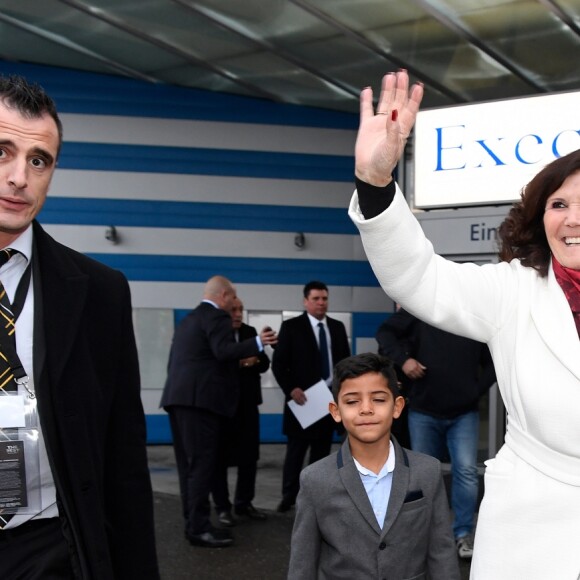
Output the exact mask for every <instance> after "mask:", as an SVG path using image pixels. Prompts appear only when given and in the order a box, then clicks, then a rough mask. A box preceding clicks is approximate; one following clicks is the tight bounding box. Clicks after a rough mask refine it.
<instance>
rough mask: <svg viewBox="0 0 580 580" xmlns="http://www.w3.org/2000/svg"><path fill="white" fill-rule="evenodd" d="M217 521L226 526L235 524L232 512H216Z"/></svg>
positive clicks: (229, 526)
mask: <svg viewBox="0 0 580 580" xmlns="http://www.w3.org/2000/svg"><path fill="white" fill-rule="evenodd" d="M217 519H218V522H219V523H220V524H221V525H222V526H226V528H231V527H233V526H235V525H236V520H234V518H233V516H232V512H229V511H228V512H218V515H217Z"/></svg>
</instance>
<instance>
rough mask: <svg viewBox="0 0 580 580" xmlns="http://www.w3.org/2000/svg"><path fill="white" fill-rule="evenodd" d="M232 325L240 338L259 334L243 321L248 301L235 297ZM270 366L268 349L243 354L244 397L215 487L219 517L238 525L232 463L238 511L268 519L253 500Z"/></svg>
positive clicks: (241, 369) (239, 368)
mask: <svg viewBox="0 0 580 580" xmlns="http://www.w3.org/2000/svg"><path fill="white" fill-rule="evenodd" d="M230 314H231V316H232V325H233V330H234V336H235V339H236V342H241V341H243V340H246V339H248V338H252V337H254V336H256V335H257V334H258V333H257V332H256V329H255V328H254V327H253V326H249V325H248V324H245V323H244V322H243V319H244V305H243V303H242V301H241V300H240V299H239V298H237V297H236V298H235V300H234V304H233V306H232V310H231V312H230ZM269 368H270V359H269V358H268V356H267V355H266V353H265V352H261V353H259V354H258V355H256V356H251V357H248V358H243V359H241V360H240V361H239V362H238V378H239V381H240V400H239V402H238V408H237V410H236V414H235V415H234V418H233V420H232V422H231V426H230V431H229V434H228V438H227V449H226V450H225V451H226V457H225V458H224V461H222V465H221V471H222V475H221V477H219V478H218V482H217V485H216V486H214V488H213V489H212V496H213V499H214V502H215V505H216V511H217V513H218V519H219V521H220V522H221V523H222V524H224V525H226V526H231V525H234V523H235V520H234V519H233V518H232V513H231V509H232V504H231V502H230V499H229V491H228V473H227V471H228V466H230V465H233V466H237V472H238V477H237V481H236V492H235V496H234V513H235V514H236V515H237V516H245V517H248V518H250V519H253V520H265V519H266V514H265V513H264V512H263V511H262V510H259V509H257V508H256V507H254V505H253V503H252V501H253V500H254V495H255V493H256V474H257V471H258V459H259V458H260V412H259V410H258V406H259V405H261V404H262V385H261V376H260V375H261V374H262V373H265V372H266V371H267V370H268V369H269Z"/></svg>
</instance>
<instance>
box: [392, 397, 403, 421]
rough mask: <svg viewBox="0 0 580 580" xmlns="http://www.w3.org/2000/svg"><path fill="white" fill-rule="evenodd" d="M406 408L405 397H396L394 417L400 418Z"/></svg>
mask: <svg viewBox="0 0 580 580" xmlns="http://www.w3.org/2000/svg"><path fill="white" fill-rule="evenodd" d="M404 408H405V399H404V397H401V396H400V395H399V396H398V397H397V398H396V399H395V408H394V410H393V418H394V419H398V418H399V417H400V416H401V413H402V412H403V409H404Z"/></svg>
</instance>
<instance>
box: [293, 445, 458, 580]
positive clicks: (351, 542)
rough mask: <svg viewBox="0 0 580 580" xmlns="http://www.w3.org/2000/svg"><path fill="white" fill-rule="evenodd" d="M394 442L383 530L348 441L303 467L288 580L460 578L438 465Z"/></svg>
mask: <svg viewBox="0 0 580 580" xmlns="http://www.w3.org/2000/svg"><path fill="white" fill-rule="evenodd" d="M393 444H394V448H395V470H394V472H393V483H392V489H391V496H390V499H389V504H388V508H387V514H386V516H385V522H384V525H383V529H382V530H381V528H380V527H379V525H378V523H377V520H376V517H375V514H374V512H373V509H372V507H371V504H370V501H369V499H368V496H367V494H366V491H365V488H364V486H363V483H362V481H361V478H360V474H359V472H358V470H357V468H356V465H355V464H354V461H353V459H352V455H351V453H350V447H349V444H348V441H346V442H345V443H344V444H343V445H342V447H341V449H340V450H339V451H338V453H337V454H334V455H330V456H329V457H326V458H324V459H322V460H320V461H317V462H316V463H314V464H312V465H310V466H308V467H307V468H305V469H304V470H303V471H302V473H301V476H300V493H299V495H298V500H297V511H296V520H295V522H294V530H293V532H292V546H291V555H290V568H289V572H288V578H289V580H314V579H328V580H330V579H332V580H340V579H341V578H344V579H345V580H352V579H353V578H357V579H358V578H365V579H369V578H379V579H383V578H389V579H390V580H403V579H409V580H410V579H413V580H418V579H423V578H425V579H430V580H459V578H460V574H459V564H458V560H457V554H456V547H455V541H454V539H453V533H452V531H451V522H450V511H449V504H448V501H447V496H446V493H445V487H444V485H443V479H442V476H441V465H440V463H439V461H437V460H436V459H434V458H432V457H429V456H427V455H423V454H419V453H414V452H412V451H408V450H403V448H402V447H401V446H400V445H399V444H398V443H397V442H396V441H395V440H393Z"/></svg>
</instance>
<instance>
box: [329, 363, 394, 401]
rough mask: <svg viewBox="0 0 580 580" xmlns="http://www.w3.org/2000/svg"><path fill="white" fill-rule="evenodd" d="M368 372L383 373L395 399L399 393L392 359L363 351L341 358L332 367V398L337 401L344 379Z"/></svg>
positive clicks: (354, 377)
mask: <svg viewBox="0 0 580 580" xmlns="http://www.w3.org/2000/svg"><path fill="white" fill-rule="evenodd" d="M368 373H380V374H381V375H383V376H384V377H385V379H387V386H388V387H389V390H390V391H391V393H393V398H395V399H396V398H397V397H399V396H400V395H401V391H400V390H399V382H398V379H397V373H396V372H395V368H394V366H393V361H391V360H390V359H388V358H387V357H386V356H381V355H380V354H375V353H373V352H363V353H361V354H355V355H353V356H349V357H348V358H345V359H343V360H341V361H340V362H339V363H337V364H336V366H335V367H334V372H333V375H332V394H333V395H334V400H335V401H338V395H339V393H340V388H341V387H342V383H344V381H346V380H348V379H356V378H358V377H361V376H362V375H366V374H368Z"/></svg>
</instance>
